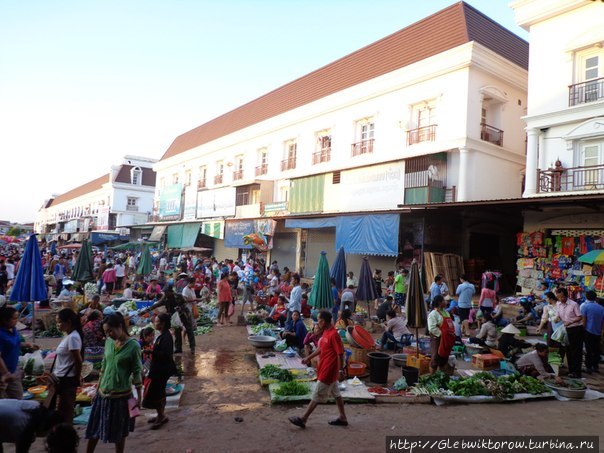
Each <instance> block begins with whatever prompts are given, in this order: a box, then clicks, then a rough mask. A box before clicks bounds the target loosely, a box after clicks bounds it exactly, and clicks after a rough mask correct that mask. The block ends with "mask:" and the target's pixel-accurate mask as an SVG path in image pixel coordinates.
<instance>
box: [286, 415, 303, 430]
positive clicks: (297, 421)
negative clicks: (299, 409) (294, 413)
mask: <svg viewBox="0 0 604 453" xmlns="http://www.w3.org/2000/svg"><path fill="white" fill-rule="evenodd" d="M288 420H289V421H290V423H291V424H293V425H296V426H299V427H300V428H302V429H304V428H306V423H304V420H302V419H301V418H300V417H289V418H288Z"/></svg>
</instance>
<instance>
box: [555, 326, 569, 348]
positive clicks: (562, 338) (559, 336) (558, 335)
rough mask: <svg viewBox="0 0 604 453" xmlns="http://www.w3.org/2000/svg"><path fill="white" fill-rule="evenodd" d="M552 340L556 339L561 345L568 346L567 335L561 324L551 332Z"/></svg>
mask: <svg viewBox="0 0 604 453" xmlns="http://www.w3.org/2000/svg"><path fill="white" fill-rule="evenodd" d="M552 340H554V341H557V342H558V343H560V344H561V345H562V346H568V345H569V344H570V343H569V341H568V335H567V333H566V327H565V326H564V324H562V325H561V326H560V327H558V328H557V329H556V330H554V332H553V333H552Z"/></svg>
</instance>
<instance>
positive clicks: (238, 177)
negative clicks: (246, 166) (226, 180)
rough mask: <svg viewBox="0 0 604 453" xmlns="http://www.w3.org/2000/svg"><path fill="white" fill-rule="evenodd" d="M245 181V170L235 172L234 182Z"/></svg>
mask: <svg viewBox="0 0 604 453" xmlns="http://www.w3.org/2000/svg"><path fill="white" fill-rule="evenodd" d="M240 179H243V170H235V171H234V172H233V181H239V180H240Z"/></svg>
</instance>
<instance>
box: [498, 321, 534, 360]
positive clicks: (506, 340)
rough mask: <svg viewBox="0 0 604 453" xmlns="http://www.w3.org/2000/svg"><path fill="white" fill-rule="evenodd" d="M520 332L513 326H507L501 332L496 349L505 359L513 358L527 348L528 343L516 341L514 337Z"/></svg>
mask: <svg viewBox="0 0 604 453" xmlns="http://www.w3.org/2000/svg"><path fill="white" fill-rule="evenodd" d="M519 333H520V331H519V330H518V328H517V327H516V326H514V324H508V325H507V326H505V327H504V329H503V330H502V331H501V337H500V338H499V343H498V347H497V349H499V351H501V353H502V354H503V355H504V356H505V357H507V358H514V357H515V356H516V355H517V354H518V353H520V352H521V350H522V349H525V348H529V347H530V346H531V344H530V343H527V342H526V341H524V340H519V339H517V338H516V337H515V336H514V335H518V334H519Z"/></svg>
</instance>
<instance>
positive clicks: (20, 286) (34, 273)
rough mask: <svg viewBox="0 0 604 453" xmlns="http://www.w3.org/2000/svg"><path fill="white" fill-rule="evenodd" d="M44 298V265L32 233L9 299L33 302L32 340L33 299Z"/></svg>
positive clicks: (34, 324)
mask: <svg viewBox="0 0 604 453" xmlns="http://www.w3.org/2000/svg"><path fill="white" fill-rule="evenodd" d="M46 299H48V291H47V289H46V282H45V281H44V267H42V258H41V257H40V249H39V248H38V240H37V239H36V235H35V234H32V235H31V236H30V237H29V239H28V240H27V244H26V245H25V252H24V253H23V256H22V257H21V262H20V263H19V271H18V272H17V278H16V279H15V284H14V285H13V289H12V291H11V293H10V300H12V301H13V302H26V303H29V302H33V305H32V316H31V323H32V330H33V337H34V340H35V338H36V304H35V301H37V300H38V301H39V300H46Z"/></svg>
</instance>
